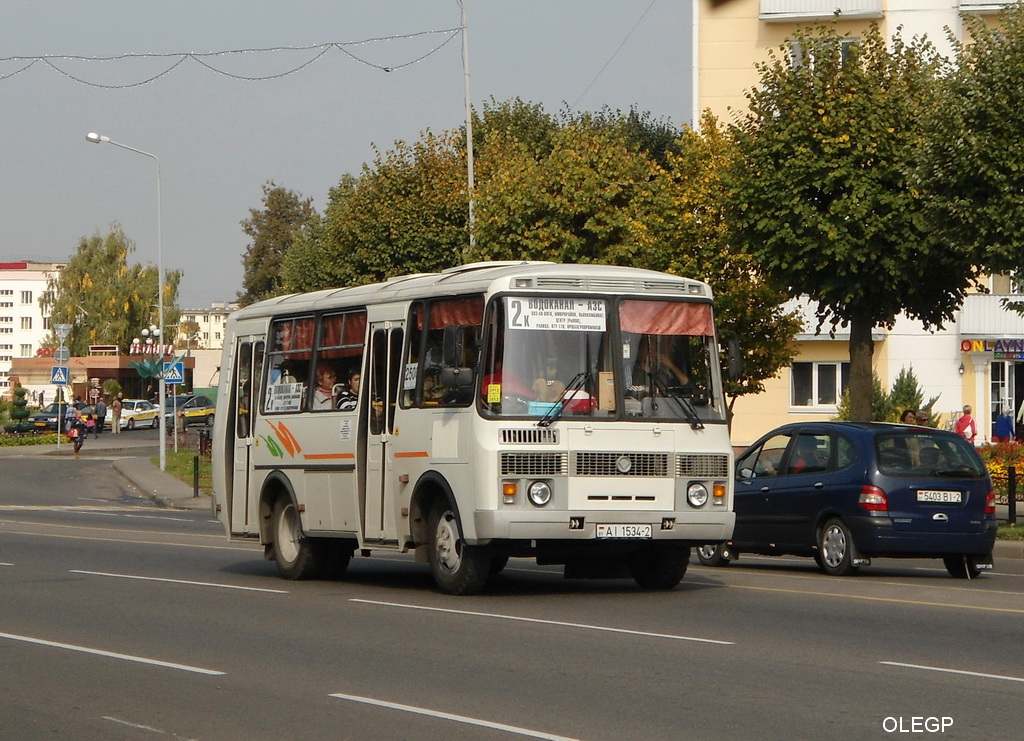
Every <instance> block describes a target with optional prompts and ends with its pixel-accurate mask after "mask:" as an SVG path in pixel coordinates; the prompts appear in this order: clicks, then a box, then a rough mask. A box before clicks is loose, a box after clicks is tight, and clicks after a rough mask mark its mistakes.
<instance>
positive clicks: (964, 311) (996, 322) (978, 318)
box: [958, 293, 1024, 339]
mask: <svg viewBox="0 0 1024 741" xmlns="http://www.w3.org/2000/svg"><path fill="white" fill-rule="evenodd" d="M1005 299H1009V300H1011V301H1024V296H1020V295H1014V296H1005V295H1003V296H1001V295H995V294H983V293H972V294H970V295H968V296H967V297H966V298H965V299H964V305H963V306H962V307H960V321H959V322H958V325H959V328H960V336H961V337H966V338H969V339H1011V338H1012V339H1024V316H1022V315H1020V314H1018V313H1017V312H1016V311H1013V310H1012V309H1006V308H1003V301H1004V300H1005Z"/></svg>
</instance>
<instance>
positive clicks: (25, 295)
mask: <svg viewBox="0 0 1024 741" xmlns="http://www.w3.org/2000/svg"><path fill="white" fill-rule="evenodd" d="M21 303H23V304H30V303H32V291H22V292H21Z"/></svg>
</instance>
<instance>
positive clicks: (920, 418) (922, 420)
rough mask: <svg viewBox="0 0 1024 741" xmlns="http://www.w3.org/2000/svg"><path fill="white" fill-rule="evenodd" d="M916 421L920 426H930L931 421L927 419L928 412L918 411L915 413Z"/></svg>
mask: <svg viewBox="0 0 1024 741" xmlns="http://www.w3.org/2000/svg"><path fill="white" fill-rule="evenodd" d="M917 423H918V424H919V425H920V426H921V427H931V426H932V423H931V420H930V419H928V412H918V413H917Z"/></svg>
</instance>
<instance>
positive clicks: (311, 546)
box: [272, 497, 347, 579]
mask: <svg viewBox="0 0 1024 741" xmlns="http://www.w3.org/2000/svg"><path fill="white" fill-rule="evenodd" d="M272 528H273V533H274V561H275V563H277V570H278V572H279V573H280V574H281V576H283V577H284V578H285V579H312V578H314V577H316V576H317V575H318V574H319V572H320V568H321V566H322V565H323V554H322V548H321V547H320V546H321V545H322V544H321V543H320V542H319V541H316V540H313V539H312V538H309V537H307V536H306V535H305V534H304V533H303V532H302V522H301V521H300V519H299V511H298V508H297V507H296V506H295V503H294V502H293V501H292V500H291V497H280V498H279V499H278V500H277V502H275V503H274V514H273V520H272ZM346 565H347V564H346Z"/></svg>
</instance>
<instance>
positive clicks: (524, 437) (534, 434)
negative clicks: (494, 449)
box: [500, 427, 558, 445]
mask: <svg viewBox="0 0 1024 741" xmlns="http://www.w3.org/2000/svg"><path fill="white" fill-rule="evenodd" d="M500 434H501V438H500V439H501V443H502V445H558V430H557V429H554V428H551V427H546V428H536V427H535V428H531V429H528V430H522V429H520V430H517V429H506V430H501V433H500Z"/></svg>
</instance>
